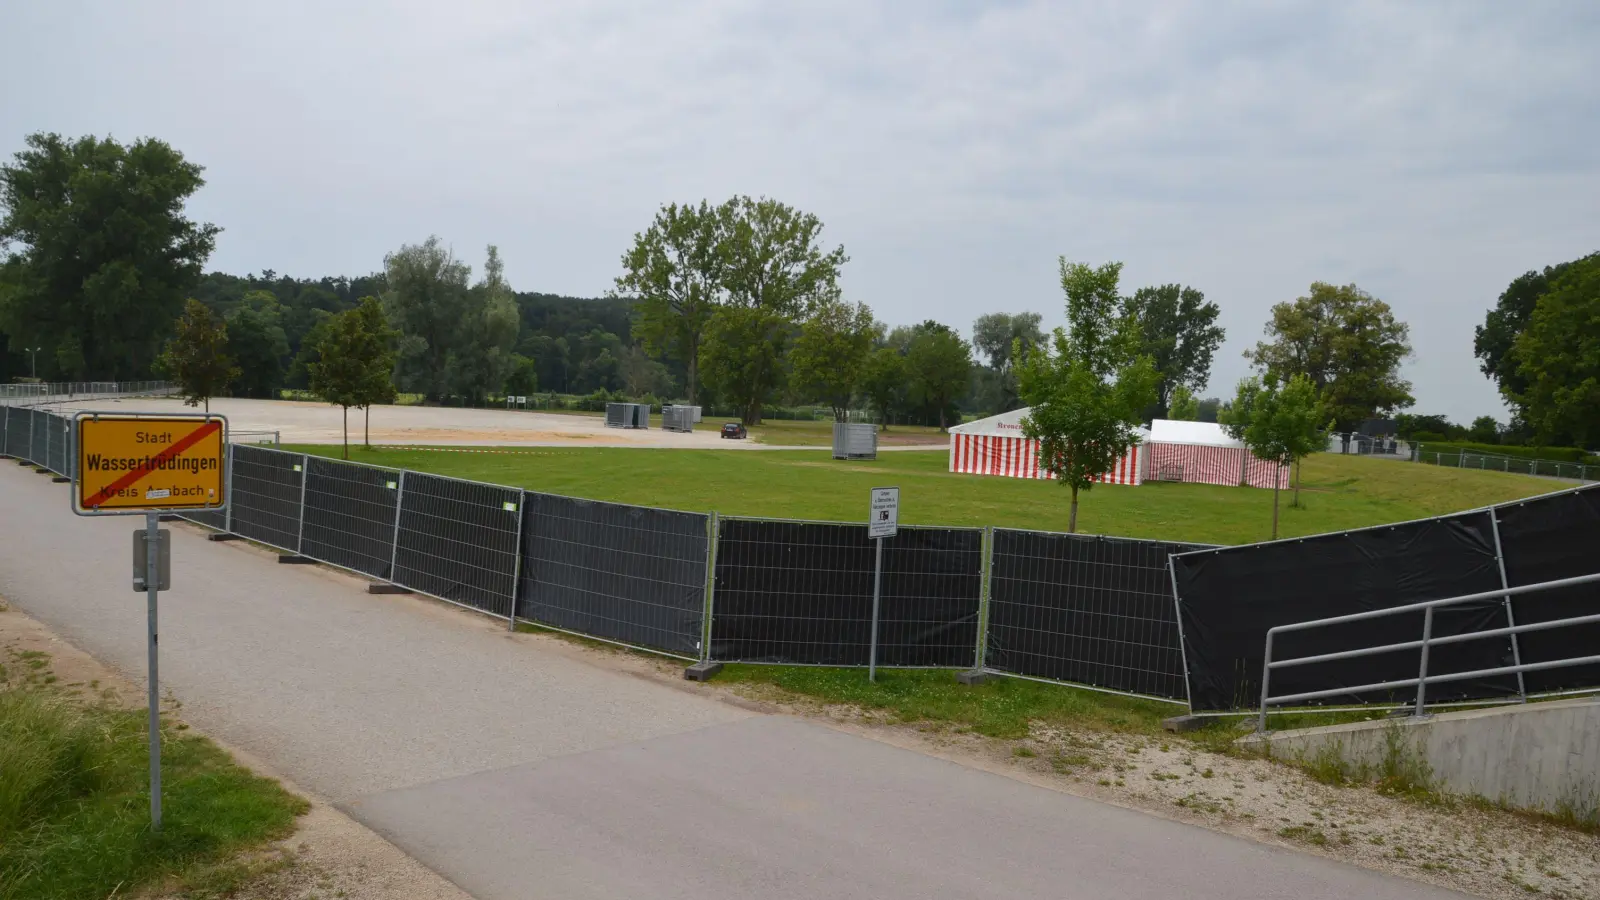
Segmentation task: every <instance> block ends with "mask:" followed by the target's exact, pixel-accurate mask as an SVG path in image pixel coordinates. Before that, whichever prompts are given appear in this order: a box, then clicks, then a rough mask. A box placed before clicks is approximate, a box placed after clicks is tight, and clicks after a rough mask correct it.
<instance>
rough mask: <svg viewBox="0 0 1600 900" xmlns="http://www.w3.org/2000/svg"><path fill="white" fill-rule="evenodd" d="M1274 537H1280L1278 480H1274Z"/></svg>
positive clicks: (1274, 538) (1275, 538)
mask: <svg viewBox="0 0 1600 900" xmlns="http://www.w3.org/2000/svg"><path fill="white" fill-rule="evenodd" d="M1272 539H1273V540H1277V539H1278V482H1277V481H1276V480H1274V481H1273V482H1272Z"/></svg>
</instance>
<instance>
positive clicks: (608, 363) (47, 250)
mask: <svg viewBox="0 0 1600 900" xmlns="http://www.w3.org/2000/svg"><path fill="white" fill-rule="evenodd" d="M202 175H203V170H202V168H201V167H200V166H198V165H196V164H194V163H191V162H189V161H187V160H185V159H184V157H183V156H182V154H180V153H179V152H178V151H176V150H175V149H173V148H171V147H170V146H168V145H167V144H165V143H163V142H161V141H159V140H153V139H145V140H140V141H136V142H134V143H132V144H127V145H124V144H119V143H118V142H116V141H114V140H112V139H110V138H105V139H101V138H96V137H84V138H78V139H66V138H63V137H61V136H59V135H54V134H36V135H32V136H30V137H28V138H27V140H26V146H25V148H24V149H23V150H22V151H20V152H18V153H17V154H16V155H15V157H14V158H13V160H12V161H11V162H10V163H8V164H5V165H3V166H0V203H3V218H0V245H3V248H4V257H3V259H0V334H3V336H4V338H5V340H4V346H5V352H3V353H0V375H5V376H9V377H16V376H20V375H21V374H23V373H24V372H28V371H30V370H31V369H32V368H33V367H34V366H37V368H38V372H39V374H40V375H41V376H42V377H43V378H46V379H61V380H88V379H91V378H92V379H111V378H116V379H130V378H139V377H147V376H148V375H150V374H152V373H155V372H157V371H158V367H159V366H161V365H170V364H174V359H173V358H171V357H170V356H163V353H164V348H166V346H167V343H168V340H169V339H170V338H172V337H173V336H174V335H175V334H179V333H181V331H180V327H179V326H178V325H177V324H176V323H178V322H179V320H180V319H181V318H185V317H188V318H192V317H190V316H189V312H188V310H187V307H186V303H185V301H186V300H189V299H194V300H197V301H199V302H200V303H201V304H202V305H204V306H205V307H206V308H207V309H208V310H209V311H210V313H211V315H212V316H213V317H214V318H215V319H216V323H214V324H220V325H221V327H222V328H223V329H224V332H225V334H226V342H225V353H226V355H227V357H228V358H229V359H230V360H231V361H232V366H233V367H234V368H236V369H237V370H238V372H237V374H236V375H234V376H233V377H232V378H231V379H230V380H229V382H228V385H229V387H228V389H229V390H231V391H233V392H235V393H237V394H242V395H247V396H262V397H270V396H276V395H278V392H279V391H280V390H281V389H283V388H285V387H288V388H298V389H302V390H311V389H312V376H313V372H314V371H316V367H317V366H319V365H323V364H324V361H323V359H322V356H323V353H324V350H323V348H324V347H325V346H327V345H329V342H330V341H335V342H336V338H335V337H333V335H334V334H335V331H336V329H337V328H338V327H339V323H340V321H341V319H340V317H341V316H343V315H345V314H346V313H351V312H353V311H356V310H358V309H360V308H361V307H362V305H363V300H364V298H373V301H374V303H375V304H376V308H377V311H378V312H381V313H382V315H383V319H384V324H383V328H384V329H387V331H385V332H384V333H385V334H389V335H390V342H391V346H390V348H389V349H390V350H391V351H392V354H393V359H392V370H391V372H390V380H391V383H392V385H393V387H394V388H395V389H396V390H398V391H403V392H406V393H412V394H418V395H421V396H422V397H423V398H425V399H426V400H427V401H429V402H435V403H481V402H487V401H489V400H490V398H493V397H495V396H496V395H499V394H502V393H513V394H533V393H535V392H537V391H547V392H559V393H562V394H574V393H577V394H585V393H597V394H600V395H605V396H610V395H612V394H626V395H629V396H632V397H645V396H651V397H655V398H659V399H669V398H686V399H688V400H690V401H691V402H697V403H702V404H709V403H714V404H717V405H720V406H725V407H732V408H734V409H736V410H737V411H738V413H739V415H740V416H741V418H743V419H744V420H745V421H747V422H749V423H751V424H755V423H758V422H759V421H760V420H761V418H762V417H763V415H764V414H765V412H766V411H767V410H769V409H770V408H771V407H772V406H773V405H775V404H783V403H802V402H809V403H818V404H822V405H826V406H828V407H830V408H832V409H833V410H834V411H835V414H836V415H838V416H841V417H842V416H844V415H845V414H846V412H847V411H848V410H850V409H860V408H862V407H865V408H867V409H870V410H871V412H872V414H873V415H874V416H875V417H876V418H878V419H879V420H880V421H884V422H889V421H908V422H918V423H926V424H929V425H940V426H947V425H949V424H951V423H953V422H955V421H958V420H959V419H960V418H962V417H965V416H968V415H974V414H989V413H994V412H1001V411H1005V410H1007V409H1014V408H1017V407H1018V406H1021V405H1026V404H1028V403H1029V400H1028V396H1027V392H1026V391H1025V390H1024V388H1023V381H1024V378H1023V376H1024V372H1025V369H1026V363H1027V360H1028V359H1029V357H1030V355H1036V354H1038V353H1040V352H1044V353H1046V354H1048V353H1049V352H1051V351H1052V350H1055V349H1059V348H1057V347H1056V344H1058V343H1059V342H1058V341H1054V340H1053V339H1052V336H1051V335H1046V334H1044V333H1043V330H1042V328H1041V326H1040V322H1041V317H1040V316H1039V315H1038V314H1037V313H1031V312H1022V313H1014V314H1012V313H991V314H987V315H984V316H981V317H979V318H978V319H977V321H975V322H974V323H972V329H971V332H970V333H971V336H972V338H971V341H970V342H969V341H968V340H966V339H965V338H963V337H962V335H961V333H959V332H958V331H957V329H956V328H954V327H952V326H951V325H948V324H945V323H940V322H935V321H931V320H930V321H924V322H921V323H917V324H914V325H903V326H898V327H890V326H888V325H886V324H885V323H883V322H881V321H879V320H878V319H877V318H876V317H875V316H874V315H873V313H872V310H871V308H870V307H869V306H868V305H867V304H866V303H864V302H862V301H861V300H859V299H857V298H850V297H845V296H844V295H843V292H842V290H841V287H840V273H841V271H842V269H843V267H844V266H845V265H846V264H847V263H848V256H847V255H846V253H845V251H844V248H843V247H840V246H830V245H829V244H828V243H827V242H826V241H824V240H823V225H822V222H821V221H820V219H818V217H817V216H815V215H813V214H811V213H808V212H804V211H801V210H798V209H795V208H793V207H790V206H788V205H786V204H784V203H782V202H779V201H777V200H774V199H771V198H764V197H763V198H750V197H745V196H737V197H733V198H730V199H728V200H726V201H724V202H722V203H720V204H712V203H710V202H709V201H704V200H702V201H700V202H698V203H694V204H674V203H669V204H666V205H664V206H662V207H661V208H660V209H659V211H658V212H657V214H656V215H655V217H654V218H653V220H652V221H651V222H649V223H648V224H647V225H646V227H645V228H644V229H643V230H641V231H640V232H639V233H638V234H636V235H635V236H634V238H633V240H632V241H631V242H630V243H629V245H628V246H627V247H626V248H625V249H624V251H623V253H622V255H621V259H620V265H619V272H620V274H619V275H618V276H617V277H616V278H615V282H614V284H613V286H612V289H611V290H610V291H609V292H608V293H607V295H606V296H603V297H598V298H593V299H582V298H570V297H558V296H553V295H548V294H537V293H524V292H517V291H514V290H513V289H512V288H511V287H510V285H508V284H507V282H506V278H505V274H504V266H503V264H502V262H501V259H500V256H499V252H498V250H497V249H495V248H494V247H489V248H487V250H486V252H485V256H484V258H483V264H482V268H481V274H480V275H479V277H477V278H476V279H475V278H474V277H473V271H472V268H471V267H470V266H469V265H468V264H467V263H466V262H465V261H463V260H461V259H460V258H458V257H457V256H456V255H455V253H454V251H453V249H452V248H450V247H449V246H448V245H447V244H445V243H444V242H443V241H441V240H440V239H439V238H437V237H430V238H427V239H425V240H423V241H421V242H420V243H416V244H407V245H404V246H402V247H400V248H398V249H396V250H395V251H393V252H392V253H390V254H388V255H387V256H386V257H385V259H384V260H383V268H382V270H381V271H378V272H374V273H371V274H369V275H364V276H359V277H354V278H350V277H343V276H339V277H324V278H318V279H295V278H289V277H286V276H283V275H280V274H278V273H276V272H272V271H266V272H262V273H261V274H260V275H246V276H234V275H227V274H223V273H217V272H212V273H210V274H203V269H204V265H205V262H206V260H207V259H208V258H209V256H210V254H211V252H212V249H213V248H214V245H215V241H216V237H217V235H218V233H219V231H220V229H219V228H218V227H217V226H215V225H213V224H209V223H201V222H195V221H192V220H190V219H189V218H187V217H186V216H185V215H184V204H185V202H186V201H187V200H188V198H189V197H191V196H192V195H193V194H194V193H195V192H196V191H198V190H199V189H200V188H201V187H202V186H203V185H204V179H203V177H202ZM1064 286H1065V285H1064ZM1113 306H1114V307H1115V313H1116V317H1117V318H1118V319H1119V321H1120V320H1121V319H1122V318H1126V319H1127V321H1128V322H1129V323H1130V324H1129V325H1128V326H1127V335H1126V337H1125V340H1126V341H1127V342H1128V346H1129V347H1131V348H1133V350H1132V351H1130V352H1135V353H1136V355H1137V356H1138V357H1140V358H1147V359H1148V360H1149V363H1150V366H1151V369H1152V371H1153V372H1154V376H1153V377H1154V381H1153V383H1152V384H1151V387H1150V391H1149V392H1148V396H1145V397H1144V399H1143V404H1142V406H1141V407H1140V409H1139V410H1138V412H1137V415H1138V417H1139V418H1142V419H1144V420H1149V419H1151V418H1155V417H1159V416H1179V417H1189V416H1193V417H1195V418H1199V419H1204V420H1213V419H1222V418H1225V417H1226V415H1227V414H1228V411H1229V410H1230V409H1233V410H1234V411H1235V413H1237V409H1236V408H1237V407H1238V406H1239V405H1240V396H1239V395H1238V393H1237V392H1236V393H1235V396H1234V397H1233V398H1231V399H1230V400H1229V402H1227V403H1223V402H1221V401H1220V400H1219V399H1217V398H1214V397H1212V398H1204V399H1201V398H1199V397H1197V392H1198V391H1201V390H1203V388H1204V387H1205V385H1206V383H1207V381H1208V379H1209V374H1210V367H1211V363H1212V358H1213V356H1214V354H1215V351H1216V350H1217V349H1218V348H1219V347H1220V345H1221V343H1222V339H1223V333H1222V329H1221V327H1220V326H1218V325H1217V324H1216V323H1217V319H1218V314H1219V310H1218V307H1217V305H1216V304H1215V303H1214V302H1211V301H1208V300H1207V299H1206V298H1205V296H1204V294H1203V293H1202V292H1201V291H1199V290H1198V289H1196V288H1194V287H1191V286H1187V285H1181V284H1164V285H1155V286H1149V287H1143V288H1139V289H1137V290H1135V291H1133V292H1132V293H1131V294H1128V295H1127V296H1123V295H1121V294H1120V292H1117V296H1116V302H1115V303H1114V304H1113ZM1597 306H1600V254H1596V255H1591V256H1588V257H1584V258H1582V259H1579V260H1575V261H1572V262H1569V263H1562V264H1560V265H1557V266H1552V267H1549V268H1546V269H1544V270H1542V271H1536V272H1529V273H1527V274H1526V275H1524V276H1522V277H1520V278H1518V279H1516V280H1515V281H1514V282H1513V283H1512V284H1511V285H1510V286H1509V287H1508V288H1507V289H1506V291H1505V292H1504V293H1502V294H1501V296H1500V299H1499V302H1498V304H1497V305H1496V307H1495V309H1493V310H1491V311H1490V312H1489V314H1488V316H1487V318H1486V321H1485V324H1484V325H1483V326H1482V327H1480V328H1479V329H1478V334H1477V336H1476V341H1475V352H1476V353H1477V355H1478V357H1479V359H1480V361H1481V362H1482V366H1483V370H1484V372H1485V374H1486V375H1488V376H1489V377H1491V378H1493V379H1494V380H1495V381H1496V383H1497V384H1498V386H1499V387H1500V390H1501V392H1502V394H1503V395H1504V396H1505V397H1506V399H1507V402H1508V403H1510V404H1511V406H1512V407H1513V409H1514V411H1515V413H1514V415H1513V418H1512V422H1511V423H1510V424H1509V425H1507V426H1499V425H1498V423H1494V424H1495V433H1496V436H1497V437H1498V438H1500V439H1502V440H1509V439H1515V438H1516V437H1517V436H1519V435H1527V436H1530V437H1536V438H1537V439H1539V440H1543V441H1546V442H1552V443H1572V444H1592V443H1593V442H1594V441H1595V440H1596V439H1600V433H1597V432H1596V429H1595V427H1594V425H1593V423H1594V422H1596V421H1600V389H1597V388H1596V387H1595V385H1596V384H1597V383H1600V371H1597V369H1596V367H1597V366H1600V336H1597V335H1596V330H1597V329H1600V324H1597V322H1600V316H1597V315H1596V314H1595V312H1594V310H1595V309H1596V307H1597ZM1069 312H1070V310H1069ZM369 315H370V313H369ZM1069 321H1071V317H1070V315H1069ZM374 327H376V326H374ZM1073 327H1083V326H1082V325H1081V324H1080V325H1076V326H1073ZM1119 327H1120V326H1119ZM1069 331H1070V329H1069ZM1265 337H1266V339H1265V340H1263V341H1261V342H1260V343H1258V344H1257V345H1256V346H1255V347H1253V348H1251V349H1250V350H1249V351H1247V352H1246V356H1247V357H1248V358H1249V359H1250V361H1251V362H1252V364H1253V365H1254V366H1255V368H1256V370H1257V373H1258V377H1259V379H1260V385H1261V387H1262V388H1266V387H1267V386H1268V384H1269V383H1270V384H1272V385H1285V384H1287V383H1288V382H1289V381H1290V380H1292V379H1293V378H1295V377H1303V378H1304V379H1306V381H1307V382H1309V384H1310V385H1311V388H1312V391H1313V392H1314V393H1315V395H1316V397H1317V402H1318V403H1319V404H1321V409H1322V412H1324V413H1325V414H1326V416H1327V419H1328V421H1329V422H1330V423H1332V425H1333V427H1334V428H1336V429H1337V430H1340V431H1346V430H1353V429H1355V428H1356V427H1358V426H1359V425H1360V424H1361V422H1362V421H1363V420H1364V419H1366V418H1369V417H1374V416H1386V415H1394V414H1396V413H1398V412H1399V411H1400V410H1404V409H1407V408H1408V407H1409V406H1411V405H1412V397H1411V393H1410V385H1409V384H1408V383H1407V382H1406V381H1405V380H1404V379H1403V378H1401V377H1400V374H1399V371H1400V364H1401V362H1402V361H1403V360H1404V359H1405V358H1406V357H1407V356H1408V355H1409V353H1410V346H1409V333H1408V329H1407V327H1406V325H1405V323H1403V322H1400V321H1398V320H1397V319H1396V318H1395V317H1394V315H1393V312H1392V310H1391V309H1390V308H1389V307H1388V306H1387V304H1385V303H1383V302H1382V301H1381V300H1379V299H1377V298H1374V297H1372V296H1370V295H1368V294H1367V293H1365V292H1364V291H1362V290H1361V289H1360V288H1359V287H1357V286H1355V285H1342V286H1341V285H1333V284H1326V283H1321V282H1318V283H1314V284H1313V285H1312V286H1311V288H1310V290H1309V291H1308V292H1307V294H1306V295H1305V296H1302V297H1299V298H1296V299H1295V300H1292V301H1287V302H1284V303H1280V304H1278V305H1277V306H1275V307H1274V308H1273V310H1272V313H1271V318H1270V320H1269V321H1268V323H1267V325H1266V336H1265ZM1399 418H1400V421H1401V425H1402V428H1405V429H1407V430H1410V431H1413V432H1418V433H1431V432H1433V431H1434V428H1433V426H1436V425H1438V426H1445V425H1448V423H1445V422H1443V420H1442V419H1439V417H1429V416H1420V415H1417V416H1411V417H1409V418H1407V417H1406V416H1405V415H1403V414H1402V415H1401V416H1400V417H1399ZM1488 425H1489V423H1488V422H1485V421H1484V420H1483V419H1480V420H1479V421H1477V422H1475V423H1473V426H1472V428H1471V429H1468V431H1470V432H1472V433H1474V434H1476V435H1478V436H1486V435H1487V434H1488ZM1453 428H1455V426H1449V427H1448V428H1445V429H1444V431H1445V433H1449V431H1450V429H1453Z"/></svg>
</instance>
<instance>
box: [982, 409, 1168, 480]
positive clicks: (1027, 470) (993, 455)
mask: <svg viewBox="0 0 1600 900" xmlns="http://www.w3.org/2000/svg"><path fill="white" fill-rule="evenodd" d="M1027 414H1028V410H1027V409H1014V410H1012V411H1011V412H1005V413H1001V414H1000V415H998V416H990V417H989V418H987V419H979V420H978V421H976V422H968V423H967V424H965V425H957V426H955V427H954V428H952V429H950V471H952V472H965V473H967V474H971V475H1003V476H1006V477H1009V478H1053V477H1054V476H1052V475H1051V474H1050V473H1049V472H1047V471H1045V470H1044V469H1042V468H1040V466H1039V442H1038V441H1031V440H1029V439H1027V438H1025V437H1023V436H1022V419H1023V417H1024V416H1026V415H1027ZM1140 451H1141V448H1140V446H1139V445H1137V444H1136V445H1134V446H1133V447H1132V448H1130V449H1129V450H1128V453H1127V455H1126V456H1124V457H1122V459H1120V460H1118V461H1117V464H1116V465H1115V466H1114V467H1112V469H1111V471H1110V472H1107V473H1106V474H1104V475H1102V476H1100V477H1099V478H1096V479H1095V480H1096V481H1099V482H1104V483H1106V484H1139V483H1140V482H1142V481H1144V477H1145V476H1144V456H1143V454H1142V453H1141V452H1140Z"/></svg>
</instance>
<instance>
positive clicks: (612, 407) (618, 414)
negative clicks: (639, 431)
mask: <svg viewBox="0 0 1600 900" xmlns="http://www.w3.org/2000/svg"><path fill="white" fill-rule="evenodd" d="M606 427H607V428H649V427H650V404H648V403H607V404H606Z"/></svg>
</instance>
